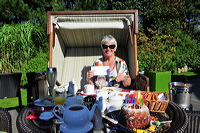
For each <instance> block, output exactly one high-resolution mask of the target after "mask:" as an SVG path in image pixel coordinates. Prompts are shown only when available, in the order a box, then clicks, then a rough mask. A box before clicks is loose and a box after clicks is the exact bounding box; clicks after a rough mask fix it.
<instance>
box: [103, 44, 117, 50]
mask: <svg viewBox="0 0 200 133" xmlns="http://www.w3.org/2000/svg"><path fill="white" fill-rule="evenodd" d="M108 47H109V48H110V49H114V48H115V45H105V44H103V45H102V48H103V49H107V48H108Z"/></svg>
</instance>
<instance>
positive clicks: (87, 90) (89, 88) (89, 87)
mask: <svg viewBox="0 0 200 133" xmlns="http://www.w3.org/2000/svg"><path fill="white" fill-rule="evenodd" d="M84 88H85V89H84V90H85V93H86V94H93V93H94V85H92V84H86V85H84Z"/></svg>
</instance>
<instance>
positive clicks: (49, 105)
mask: <svg viewBox="0 0 200 133" xmlns="http://www.w3.org/2000/svg"><path fill="white" fill-rule="evenodd" d="M34 105H35V106H42V107H52V106H54V103H52V104H44V103H43V102H42V101H41V99H36V100H35V101H34Z"/></svg>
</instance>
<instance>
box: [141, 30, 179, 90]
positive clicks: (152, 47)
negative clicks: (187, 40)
mask: <svg viewBox="0 0 200 133" xmlns="http://www.w3.org/2000/svg"><path fill="white" fill-rule="evenodd" d="M148 31H149V33H150V34H149V35H148V36H147V35H145V34H143V33H140V34H139V36H138V43H139V45H138V61H139V66H140V70H145V75H146V76H148V77H149V80H150V82H149V84H150V90H151V91H162V92H167V93H168V92H169V91H168V83H169V82H171V71H170V68H172V66H173V64H174V62H173V61H172V57H173V56H174V54H175V45H176V43H177V42H178V40H177V39H176V38H174V37H173V36H170V35H163V34H160V33H158V31H153V30H151V29H149V30H148Z"/></svg>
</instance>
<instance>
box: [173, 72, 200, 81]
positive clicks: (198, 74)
mask: <svg viewBox="0 0 200 133" xmlns="http://www.w3.org/2000/svg"><path fill="white" fill-rule="evenodd" d="M171 78H172V79H171V81H172V82H183V80H184V78H187V79H188V80H190V79H195V78H200V72H184V73H175V74H173V75H172V76H171Z"/></svg>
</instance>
